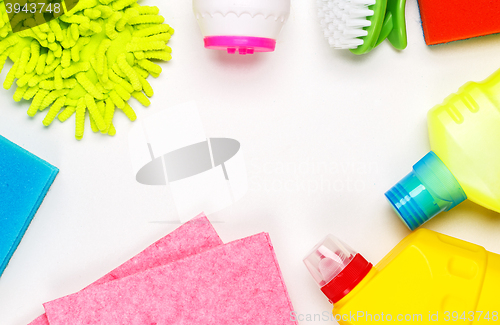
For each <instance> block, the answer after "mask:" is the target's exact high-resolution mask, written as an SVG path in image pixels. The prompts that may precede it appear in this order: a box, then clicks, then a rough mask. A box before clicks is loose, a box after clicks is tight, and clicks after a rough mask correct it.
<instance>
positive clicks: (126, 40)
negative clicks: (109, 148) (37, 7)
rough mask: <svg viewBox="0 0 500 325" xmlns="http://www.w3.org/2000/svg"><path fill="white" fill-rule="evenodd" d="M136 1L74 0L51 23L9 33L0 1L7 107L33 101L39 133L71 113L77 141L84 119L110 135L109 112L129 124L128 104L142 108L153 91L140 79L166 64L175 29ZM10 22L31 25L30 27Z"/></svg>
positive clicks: (0, 61) (1, 58) (132, 114)
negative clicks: (39, 116) (10, 95)
mask: <svg viewBox="0 0 500 325" xmlns="http://www.w3.org/2000/svg"><path fill="white" fill-rule="evenodd" d="M22 1H24V2H26V1H27V0H21V2H22ZM136 1H137V0H80V1H79V2H78V3H77V4H76V5H75V6H74V7H73V8H72V9H71V10H69V11H66V13H65V14H63V15H61V16H59V17H57V18H56V19H52V20H50V21H49V22H47V23H42V24H40V25H38V26H35V27H33V28H28V29H24V30H23V29H20V30H21V31H19V32H16V33H13V32H12V26H11V24H14V23H13V22H12V21H11V22H9V15H8V14H7V12H6V6H5V5H4V1H3V0H0V12H1V19H0V69H1V68H3V65H4V63H5V61H6V59H7V58H10V59H11V60H12V61H13V62H14V65H13V66H12V68H11V69H10V71H9V73H8V74H7V77H6V79H5V82H4V88H5V89H9V88H10V87H11V86H12V85H13V84H14V82H15V83H16V84H17V89H16V91H15V93H14V100H15V101H21V100H22V99H24V100H32V102H31V106H30V108H29V109H28V115H29V116H34V115H35V114H36V113H37V112H39V111H43V110H45V109H48V113H47V115H46V116H45V119H44V120H43V124H44V125H45V126H49V125H50V124H51V123H52V121H53V120H54V119H55V118H56V117H57V118H58V119H59V120H60V121H61V122H64V121H66V120H67V119H68V118H69V117H71V116H72V115H73V114H76V132H75V136H76V138H77V139H78V140H80V139H82V137H83V131H84V125H85V117H86V115H87V114H86V113H87V112H88V113H89V114H88V115H89V118H90V122H91V126H92V130H93V131H94V132H98V131H100V132H101V133H103V134H108V135H111V136H113V135H114V134H115V133H116V130H115V128H114V126H113V123H112V121H113V116H114V112H115V108H116V107H118V108H119V109H121V110H122V111H123V112H124V113H125V114H126V115H127V117H128V118H129V119H130V120H131V121H134V120H135V119H136V115H135V112H134V110H133V109H132V108H131V107H130V106H129V104H128V100H129V99H130V98H131V97H134V98H136V99H137V100H138V101H139V102H140V103H141V104H142V105H144V106H149V105H150V101H149V98H148V97H151V96H152V95H153V89H152V87H151V85H150V84H149V82H148V81H147V80H146V79H147V78H148V76H149V75H152V76H153V77H155V78H156V77H158V76H159V75H160V73H161V71H162V68H161V67H160V66H159V65H158V64H156V63H154V62H153V61H157V60H161V61H169V60H170V59H171V55H170V53H171V49H170V47H168V46H167V43H168V40H169V39H170V37H171V35H172V34H173V32H174V30H173V29H172V28H171V27H170V26H169V25H166V24H164V23H163V22H164V18H163V17H162V16H160V15H159V9H158V8H157V7H149V6H141V5H139V4H137V2H136ZM30 2H31V0H30ZM35 2H36V1H35ZM63 4H64V3H63ZM21 5H22V4H21ZM64 9H65V10H66V6H65V5H64ZM37 15H43V14H37V13H36V14H35V15H34V16H35V18H34V20H37ZM38 18H39V20H43V16H42V17H41V18H40V17H38ZM32 19H33V18H32ZM17 23H19V24H22V23H24V24H25V25H26V26H30V23H31V24H32V25H34V24H33V21H32V20H31V22H30V21H29V20H25V21H24V22H22V21H21V22H17V21H16V24H17ZM32 25H31V26H32ZM16 29H18V28H17V27H16V28H15V29H14V30H16ZM16 79H17V81H16ZM49 107H50V108H49Z"/></svg>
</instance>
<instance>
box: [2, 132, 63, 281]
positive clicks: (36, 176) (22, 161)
mask: <svg viewBox="0 0 500 325" xmlns="http://www.w3.org/2000/svg"><path fill="white" fill-rule="evenodd" d="M57 173H59V169H57V168H56V167H54V166H52V165H51V164H49V163H47V162H46V161H44V160H42V159H40V158H38V157H37V156H35V155H33V154H31V153H29V152H28V151H26V150H24V149H23V148H21V147H19V146H17V145H15V144H14V143H12V142H10V141H9V140H7V139H5V138H4V137H2V136H0V276H1V275H2V273H3V271H4V270H5V268H6V267H7V264H8V263H9V260H10V258H11V257H12V254H14V251H15V250H16V248H17V246H18V245H19V242H20V241H21V238H22V237H23V235H24V233H25V232H26V229H27V228H28V226H29V224H30V222H31V220H32V219H33V216H34V215H35V213H36V211H37V210H38V207H39V206H40V204H41V203H42V201H43V198H44V197H45V195H46V194H47V191H48V190H49V187H50V185H52V182H53V181H54V179H55V178H56V176H57Z"/></svg>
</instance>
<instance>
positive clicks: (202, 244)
mask: <svg viewBox="0 0 500 325" xmlns="http://www.w3.org/2000/svg"><path fill="white" fill-rule="evenodd" d="M219 245H222V241H221V240H220V238H219V236H218V235H217V233H216V232H215V229H214V228H213V227H212V224H211V223H210V221H208V219H207V218H206V217H205V215H203V214H201V215H199V216H197V217H196V218H194V219H193V220H191V221H189V222H187V223H185V224H183V225H182V226H180V227H179V228H177V229H176V230H175V231H173V232H172V233H170V234H168V235H167V236H165V237H163V238H162V239H160V240H159V241H157V242H156V243H154V244H153V245H151V246H149V247H148V248H146V249H145V250H144V251H142V252H141V253H139V254H138V255H136V256H135V257H134V258H132V259H131V260H129V261H127V262H126V263H124V264H122V265H121V266H120V267H118V268H116V269H115V270H113V271H111V272H110V273H108V274H107V275H105V276H104V277H102V278H101V279H99V280H97V281H96V282H94V283H93V284H91V285H90V286H88V287H87V288H86V289H89V288H92V287H96V286H99V285H100V284H103V283H106V282H110V281H113V280H116V279H121V278H124V277H126V276H129V275H132V274H136V273H139V272H142V271H145V270H148V269H150V268H153V267H157V266H160V265H165V264H167V263H170V262H173V261H176V260H179V259H181V258H184V257H186V256H191V255H195V254H199V253H201V252H204V251H206V250H208V249H210V248H213V247H216V246H219ZM86 289H84V290H86ZM29 325H50V324H49V321H48V319H47V316H46V315H45V314H44V315H42V316H40V317H38V318H37V319H35V320H34V321H33V322H31V323H30V324H29Z"/></svg>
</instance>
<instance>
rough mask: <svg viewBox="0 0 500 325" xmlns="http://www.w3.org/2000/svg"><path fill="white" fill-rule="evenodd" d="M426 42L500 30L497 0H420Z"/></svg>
mask: <svg viewBox="0 0 500 325" xmlns="http://www.w3.org/2000/svg"><path fill="white" fill-rule="evenodd" d="M418 5H419V8H420V16H421V18H422V28H423V29H424V36H425V42H426V43H427V45H435V44H441V43H448V42H452V41H458V40H463V39H468V38H472V37H477V36H485V35H489V34H495V33H500V1H498V0H473V1H471V0H418Z"/></svg>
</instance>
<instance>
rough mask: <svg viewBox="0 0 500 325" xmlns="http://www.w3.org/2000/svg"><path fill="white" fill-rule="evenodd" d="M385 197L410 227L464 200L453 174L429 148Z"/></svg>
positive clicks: (416, 226) (412, 228)
mask: <svg viewBox="0 0 500 325" xmlns="http://www.w3.org/2000/svg"><path fill="white" fill-rule="evenodd" d="M385 196H386V197H387V199H388V200H389V202H391V204H392V206H393V208H394V209H395V210H396V212H397V213H398V214H399V216H400V217H401V219H402V220H403V221H404V222H405V223H406V225H407V226H408V228H410V229H411V230H415V229H416V228H418V227H420V226H421V225H422V224H424V223H425V222H427V221H428V220H430V219H431V218H432V217H434V216H435V215H437V214H438V213H440V212H441V211H448V210H450V209H452V208H454V207H455V206H456V205H457V204H459V203H461V202H462V201H464V200H465V199H467V196H466V195H465V192H464V190H463V189H462V186H460V184H459V183H458V181H457V179H456V178H455V176H453V174H452V173H451V171H450V170H449V169H448V167H446V165H445V164H444V163H443V162H442V161H441V159H439V157H438V156H437V155H436V154H435V153H434V152H432V151H431V152H429V153H428V154H427V155H426V156H425V157H424V158H422V159H421V160H420V161H419V162H418V163H416V164H415V165H414V166H413V171H412V172H411V173H410V174H408V175H407V176H406V177H405V178H403V179H402V180H401V181H400V182H399V183H398V184H396V186H394V187H393V188H391V189H390V190H389V191H388V192H387V193H385Z"/></svg>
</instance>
